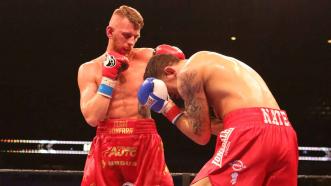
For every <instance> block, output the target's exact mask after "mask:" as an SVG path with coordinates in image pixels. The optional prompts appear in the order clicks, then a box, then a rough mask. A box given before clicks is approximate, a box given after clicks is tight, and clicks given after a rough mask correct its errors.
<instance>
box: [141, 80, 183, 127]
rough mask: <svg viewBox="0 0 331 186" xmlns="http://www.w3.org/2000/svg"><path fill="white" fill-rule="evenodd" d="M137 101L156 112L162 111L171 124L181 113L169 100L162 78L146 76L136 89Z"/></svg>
mask: <svg viewBox="0 0 331 186" xmlns="http://www.w3.org/2000/svg"><path fill="white" fill-rule="evenodd" d="M138 100H139V102H140V103H141V104H142V105H144V106H146V107H147V108H149V109H151V110H153V111H154V112H157V113H162V114H163V115H164V116H165V117H166V118H167V119H168V120H169V121H171V122H172V123H173V124H174V123H175V122H176V120H177V119H178V118H179V116H180V115H182V114H183V113H182V112H181V110H180V109H179V108H178V107H177V106H176V105H175V104H174V103H173V102H172V101H171V100H170V98H169V95H168V90H167V86H166V85H165V83H164V82H163V81H162V80H159V79H155V78H147V79H146V80H145V81H144V82H143V84H142V85H141V87H140V89H139V91H138Z"/></svg>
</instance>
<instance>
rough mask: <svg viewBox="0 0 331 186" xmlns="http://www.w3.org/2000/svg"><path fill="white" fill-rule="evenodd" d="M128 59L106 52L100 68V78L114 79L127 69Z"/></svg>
mask: <svg viewBox="0 0 331 186" xmlns="http://www.w3.org/2000/svg"><path fill="white" fill-rule="evenodd" d="M128 62H129V59H128V58H127V57H125V56H123V55H121V54H119V53H116V52H112V51H110V52H108V53H107V54H106V58H105V61H104V62H103V66H102V76H103V77H108V78H111V79H116V78H117V77H118V75H119V73H120V72H122V71H125V70H126V69H128V67H129V63H128Z"/></svg>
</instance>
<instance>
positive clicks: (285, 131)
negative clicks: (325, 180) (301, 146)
mask: <svg viewBox="0 0 331 186" xmlns="http://www.w3.org/2000/svg"><path fill="white" fill-rule="evenodd" d="M223 124H224V130H223V131H221V132H220V133H219V135H218V137H217V143H216V148H215V152H214V155H213V157H212V158H211V159H210V160H209V161H208V162H207V163H206V164H205V165H204V167H203V168H202V169H201V170H200V172H199V173H198V174H197V176H196V177H195V179H194V180H193V182H192V184H193V183H196V182H197V181H199V180H201V179H203V178H206V177H208V178H209V180H210V182H211V184H212V185H222V186H227V185H229V186H230V185H231V186H232V185H236V186H257V185H268V186H279V185H288V186H296V185H297V169H298V144H297V136H296V133H295V131H294V129H293V128H292V126H291V123H290V121H289V120H288V118H287V115H286V112H285V111H283V110H277V109H270V108H244V109H238V110H235V111H232V112H230V113H228V114H226V115H225V117H224V119H223Z"/></svg>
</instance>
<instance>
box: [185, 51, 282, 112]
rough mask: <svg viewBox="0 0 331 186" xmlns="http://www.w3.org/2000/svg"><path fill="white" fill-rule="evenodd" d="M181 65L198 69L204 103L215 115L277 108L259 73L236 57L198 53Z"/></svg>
mask: <svg viewBox="0 0 331 186" xmlns="http://www.w3.org/2000/svg"><path fill="white" fill-rule="evenodd" d="M185 68H186V69H191V70H196V71H197V72H198V75H197V78H198V79H200V80H201V81H202V82H203V86H204V90H205V93H206V97H207V100H208V103H209V105H210V106H212V107H213V108H214V110H215V112H216V114H217V115H218V116H219V117H223V116H224V115H225V114H226V113H228V112H230V111H232V110H235V109H239V108H245V107H269V108H279V106H278V104H277V102H276V100H275V98H274V97H273V95H272V93H271V92H270V90H269V88H268V87H267V85H266V83H265V82H264V80H263V79H262V78H261V77H260V75H259V74H258V73H257V72H256V71H254V70H253V69H252V68H250V67H249V66H247V65H246V64H244V63H242V62H241V61H239V60H236V59H234V58H231V57H227V56H224V55H221V54H217V53H214V52H198V53H196V54H195V55H193V56H192V57H191V58H190V59H189V60H188V64H187V65H186V66H185V67H184V69H185ZM184 71H185V70H184Z"/></svg>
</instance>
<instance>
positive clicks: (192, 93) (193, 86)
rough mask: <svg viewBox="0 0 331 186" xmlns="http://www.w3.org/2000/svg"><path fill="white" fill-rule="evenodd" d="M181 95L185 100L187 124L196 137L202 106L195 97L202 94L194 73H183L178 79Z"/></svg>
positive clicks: (200, 122) (199, 99) (199, 130)
mask: <svg viewBox="0 0 331 186" xmlns="http://www.w3.org/2000/svg"><path fill="white" fill-rule="evenodd" d="M180 81H181V82H183V83H181V84H180V85H181V87H180V89H181V93H182V95H183V97H184V100H185V108H186V114H187V116H188V118H189V120H188V121H189V124H190V125H191V126H192V128H193V132H194V133H195V134H197V135H199V134H200V133H201V127H202V126H201V125H202V121H201V118H200V116H199V115H200V112H201V110H202V105H201V103H200V101H201V98H199V97H197V96H196V95H198V94H200V93H201V92H203V86H202V84H201V82H199V81H198V80H197V78H196V73H195V72H190V73H185V74H184V75H182V76H181V77H180Z"/></svg>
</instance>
